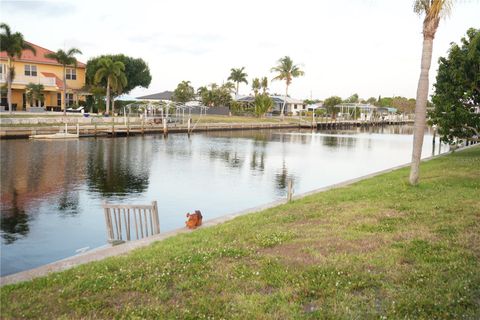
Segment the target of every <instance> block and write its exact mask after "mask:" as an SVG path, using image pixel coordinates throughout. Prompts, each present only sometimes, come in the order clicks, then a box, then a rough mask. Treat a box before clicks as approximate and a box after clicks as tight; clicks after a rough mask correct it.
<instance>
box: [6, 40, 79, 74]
mask: <svg viewBox="0 0 480 320" xmlns="http://www.w3.org/2000/svg"><path fill="white" fill-rule="evenodd" d="M27 43H28V44H30V45H31V46H32V47H34V48H35V51H36V54H35V55H34V54H33V52H32V51H30V50H23V51H22V56H21V58H20V60H19V61H26V62H36V63H46V64H56V65H60V64H59V63H58V62H57V61H56V60H54V59H49V58H45V55H46V54H47V53H54V52H53V51H51V50H48V49H45V48H42V47H40V46H38V45H36V44H33V43H31V42H27ZM0 58H2V59H7V53H6V52H5V51H2V52H0ZM85 66H86V65H85V63H83V62H80V61H78V62H77V67H79V68H85Z"/></svg>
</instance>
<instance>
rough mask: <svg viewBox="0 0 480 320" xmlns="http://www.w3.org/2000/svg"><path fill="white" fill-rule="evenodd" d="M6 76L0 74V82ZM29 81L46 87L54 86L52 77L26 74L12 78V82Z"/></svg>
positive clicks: (5, 79) (5, 78)
mask: <svg viewBox="0 0 480 320" xmlns="http://www.w3.org/2000/svg"><path fill="white" fill-rule="evenodd" d="M6 82H7V77H6V75H5V74H3V73H2V74H0V83H6ZM29 83H35V84H43V85H44V86H48V87H56V86H57V84H56V80H55V78H53V77H41V76H37V77H27V76H16V77H15V78H14V79H13V84H21V85H27V84H29Z"/></svg>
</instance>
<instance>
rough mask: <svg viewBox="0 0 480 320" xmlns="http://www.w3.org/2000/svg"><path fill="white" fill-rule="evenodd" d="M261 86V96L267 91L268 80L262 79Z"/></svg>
mask: <svg viewBox="0 0 480 320" xmlns="http://www.w3.org/2000/svg"><path fill="white" fill-rule="evenodd" d="M261 86H262V90H263V94H267V90H268V78H267V77H263V78H262V80H261Z"/></svg>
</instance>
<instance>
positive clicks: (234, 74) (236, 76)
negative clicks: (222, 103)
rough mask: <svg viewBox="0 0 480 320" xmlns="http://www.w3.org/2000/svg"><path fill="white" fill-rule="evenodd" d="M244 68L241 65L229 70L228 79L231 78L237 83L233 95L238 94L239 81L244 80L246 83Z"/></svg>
mask: <svg viewBox="0 0 480 320" xmlns="http://www.w3.org/2000/svg"><path fill="white" fill-rule="evenodd" d="M244 70H245V67H241V68H238V69H235V68H232V69H231V70H230V77H228V80H232V81H233V82H235V83H237V90H236V91H235V95H238V87H239V85H240V82H245V84H248V81H247V77H248V74H246V73H245V72H243V71H244Z"/></svg>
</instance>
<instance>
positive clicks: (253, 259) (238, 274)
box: [1, 147, 480, 319]
mask: <svg viewBox="0 0 480 320" xmlns="http://www.w3.org/2000/svg"><path fill="white" fill-rule="evenodd" d="M407 181H408V169H401V170H398V171H394V172H392V173H388V174H385V175H381V176H378V177H375V178H372V179H368V180H364V181H362V182H359V183H356V184H354V185H351V186H348V187H344V188H340V189H335V190H331V191H328V192H324V193H319V194H316V195H313V196H309V197H307V198H304V199H301V200H297V201H294V202H292V203H289V204H286V205H282V206H279V207H276V208H272V209H269V210H265V211H263V212H259V213H255V214H250V215H246V216H242V217H239V218H237V219H234V220H232V221H230V222H227V223H225V224H222V225H219V226H216V227H211V228H205V229H202V228H200V229H198V230H196V231H194V232H191V233H188V234H184V235H180V236H176V237H173V238H170V239H167V240H166V241H163V242H158V243H155V244H153V245H151V246H149V247H147V248H144V249H139V250H136V251H133V252H132V253H131V254H129V255H126V256H122V257H115V258H109V259H107V260H104V261H101V262H96V263H90V264H87V265H83V266H79V267H77V268H74V269H71V270H67V271H64V272H61V273H57V274H52V275H50V276H48V277H45V278H40V279H36V280H34V281H31V282H27V283H23V284H18V285H12V286H6V287H3V288H2V289H1V313H2V317H3V318H21V317H27V318H45V319H50V318H64V319H71V318H105V319H111V318H113V317H118V318H159V319H167V318H168V319H170V318H181V319H221V318H229V319H317V318H328V319H332V318H335V319H365V318H367V319H370V318H371V319H379V318H380V319H385V318H397V319H399V318H400V319H444V318H450V319H460V318H462V319H479V318H480V298H479V297H480V232H479V231H480V147H476V148H472V149H469V150H465V151H461V152H455V153H454V154H452V155H449V156H446V157H441V158H439V159H436V160H433V161H430V162H427V163H423V164H422V168H421V184H420V185H419V186H418V187H411V186H409V185H408V183H407ZM205 215H206V217H207V218H208V212H205Z"/></svg>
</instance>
